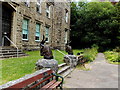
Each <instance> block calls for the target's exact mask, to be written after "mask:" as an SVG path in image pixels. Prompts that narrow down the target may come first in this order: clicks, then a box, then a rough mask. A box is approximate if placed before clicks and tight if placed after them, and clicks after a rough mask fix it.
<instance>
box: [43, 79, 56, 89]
mask: <svg viewBox="0 0 120 90" xmlns="http://www.w3.org/2000/svg"><path fill="white" fill-rule="evenodd" d="M55 82H56V80H52V81H51V82H49V83H48V84H46V85H45V86H43V87H42V88H41V89H42V90H43V89H44V88H49V87H50V86H51V85H53V84H54V83H55Z"/></svg>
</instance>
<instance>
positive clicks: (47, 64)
mask: <svg viewBox="0 0 120 90" xmlns="http://www.w3.org/2000/svg"><path fill="white" fill-rule="evenodd" d="M42 68H50V69H52V70H53V71H54V72H56V73H57V71H58V61H56V60H54V59H39V60H38V61H37V62H36V69H37V70H40V69H42Z"/></svg>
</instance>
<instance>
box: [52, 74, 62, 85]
mask: <svg viewBox="0 0 120 90" xmlns="http://www.w3.org/2000/svg"><path fill="white" fill-rule="evenodd" d="M53 75H54V76H55V77H56V81H58V78H61V79H62V82H61V83H63V81H64V78H63V77H62V76H60V75H56V74H55V73H53Z"/></svg>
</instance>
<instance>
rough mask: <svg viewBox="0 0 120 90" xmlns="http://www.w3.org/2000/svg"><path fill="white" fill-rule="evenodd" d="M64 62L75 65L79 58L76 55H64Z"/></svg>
mask: <svg viewBox="0 0 120 90" xmlns="http://www.w3.org/2000/svg"><path fill="white" fill-rule="evenodd" d="M64 62H65V63H66V64H67V65H71V66H72V67H74V66H76V65H77V64H78V59H77V57H76V56H75V55H65V56H64Z"/></svg>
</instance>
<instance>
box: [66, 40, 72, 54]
mask: <svg viewBox="0 0 120 90" xmlns="http://www.w3.org/2000/svg"><path fill="white" fill-rule="evenodd" d="M69 44H70V42H68V41H67V43H66V45H65V51H66V52H67V53H68V55H73V50H72V47H71V46H70V45H69Z"/></svg>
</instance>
